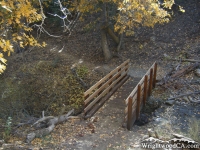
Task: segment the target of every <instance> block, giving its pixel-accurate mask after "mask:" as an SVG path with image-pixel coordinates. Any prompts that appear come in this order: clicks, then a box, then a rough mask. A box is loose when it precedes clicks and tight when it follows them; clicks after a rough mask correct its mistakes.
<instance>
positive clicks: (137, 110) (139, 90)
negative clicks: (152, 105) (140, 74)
mask: <svg viewBox="0 0 200 150" xmlns="http://www.w3.org/2000/svg"><path fill="white" fill-rule="evenodd" d="M140 98H141V85H140V84H139V85H138V90H137V106H136V119H138V118H139V116H140Z"/></svg>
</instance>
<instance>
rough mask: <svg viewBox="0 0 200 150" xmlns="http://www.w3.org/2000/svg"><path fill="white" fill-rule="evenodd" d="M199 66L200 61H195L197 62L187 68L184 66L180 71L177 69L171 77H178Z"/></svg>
mask: <svg viewBox="0 0 200 150" xmlns="http://www.w3.org/2000/svg"><path fill="white" fill-rule="evenodd" d="M198 66H199V63H195V64H191V65H189V66H187V67H186V68H183V69H181V70H179V71H177V72H176V73H175V74H173V75H172V76H171V77H172V78H177V77H181V76H182V75H184V74H187V73H189V72H191V71H193V70H194V69H196V68H197V67H198Z"/></svg>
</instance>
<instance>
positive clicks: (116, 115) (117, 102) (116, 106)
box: [95, 77, 141, 127]
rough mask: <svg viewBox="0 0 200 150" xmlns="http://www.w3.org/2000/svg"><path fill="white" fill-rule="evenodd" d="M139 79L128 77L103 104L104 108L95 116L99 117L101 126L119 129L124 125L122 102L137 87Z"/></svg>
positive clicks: (123, 103)
mask: <svg viewBox="0 0 200 150" xmlns="http://www.w3.org/2000/svg"><path fill="white" fill-rule="evenodd" d="M140 79H141V78H132V77H130V78H129V79H128V80H127V81H126V82H125V83H124V84H123V85H122V86H121V87H120V88H119V89H118V90H117V91H116V92H115V93H114V94H113V95H112V96H111V97H110V99H109V100H108V101H107V102H106V103H105V104H104V106H103V107H102V108H101V109H100V110H99V111H98V112H97V113H96V114H95V116H99V119H100V121H101V122H104V123H102V124H101V125H102V126H104V125H105V127H108V126H110V127H112V126H116V127H121V126H122V124H123V123H124V116H125V114H124V109H125V102H124V100H125V99H126V98H127V97H128V96H129V94H130V93H131V91H132V90H133V89H134V87H135V86H136V85H137V83H138V82H139V80H140Z"/></svg>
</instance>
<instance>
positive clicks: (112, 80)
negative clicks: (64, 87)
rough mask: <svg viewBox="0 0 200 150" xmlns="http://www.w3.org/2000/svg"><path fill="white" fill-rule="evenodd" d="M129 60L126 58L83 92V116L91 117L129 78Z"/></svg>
mask: <svg viewBox="0 0 200 150" xmlns="http://www.w3.org/2000/svg"><path fill="white" fill-rule="evenodd" d="M129 66H130V60H129V59H128V60H126V61H125V62H124V63H122V64H121V65H120V66H118V67H116V68H115V69H114V70H112V71H111V72H110V73H109V74H107V75H106V76H105V77H103V78H102V79H101V80H99V81H98V82H97V83H96V84H95V85H93V86H92V87H91V88H90V89H88V90H87V91H86V92H85V93H84V99H85V101H84V105H85V108H84V117H85V119H86V118H89V117H91V116H92V115H93V114H94V113H96V111H97V110H98V109H99V108H100V107H101V106H102V105H103V104H104V102H105V101H106V100H108V99H109V98H110V97H111V96H112V94H113V93H114V92H115V91H116V90H117V89H118V88H119V87H120V86H121V85H122V84H123V83H124V82H125V81H126V80H127V79H128V78H129V76H128V75H127V73H128V69H129Z"/></svg>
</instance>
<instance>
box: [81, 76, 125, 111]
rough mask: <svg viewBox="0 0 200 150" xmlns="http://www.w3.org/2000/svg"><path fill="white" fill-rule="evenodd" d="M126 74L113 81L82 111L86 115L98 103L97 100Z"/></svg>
mask: <svg viewBox="0 0 200 150" xmlns="http://www.w3.org/2000/svg"><path fill="white" fill-rule="evenodd" d="M126 75H127V74H123V75H122V76H120V77H119V78H118V79H117V80H115V81H114V82H113V83H112V84H111V85H110V86H108V87H107V88H106V89H105V90H104V91H103V92H102V93H101V94H100V95H99V96H98V97H96V98H95V99H94V100H93V101H92V102H91V103H90V104H89V105H88V106H87V107H86V108H85V109H84V113H86V112H87V111H88V110H89V109H91V107H92V106H93V105H94V104H95V103H96V102H98V101H99V99H100V98H101V97H102V96H104V95H105V94H106V93H107V92H108V91H109V90H110V89H111V88H112V87H113V86H114V85H115V84H117V82H118V81H120V80H121V79H122V78H123V77H124V76H126Z"/></svg>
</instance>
